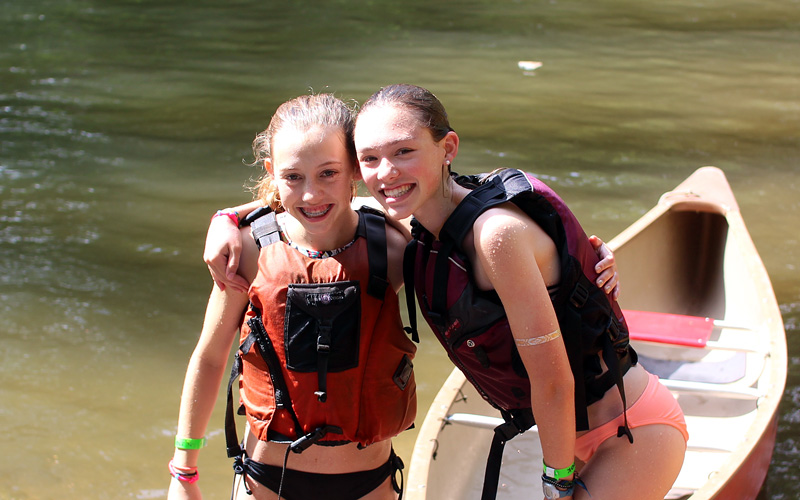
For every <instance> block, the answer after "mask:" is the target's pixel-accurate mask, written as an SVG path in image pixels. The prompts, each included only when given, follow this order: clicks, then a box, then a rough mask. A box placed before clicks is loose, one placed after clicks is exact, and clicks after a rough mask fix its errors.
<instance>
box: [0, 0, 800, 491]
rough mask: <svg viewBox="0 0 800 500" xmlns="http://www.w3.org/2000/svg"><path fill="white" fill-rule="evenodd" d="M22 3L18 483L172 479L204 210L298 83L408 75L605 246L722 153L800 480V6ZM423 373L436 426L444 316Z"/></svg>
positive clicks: (74, 485) (11, 81) (1, 270)
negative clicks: (555, 196) (561, 202)
mask: <svg viewBox="0 0 800 500" xmlns="http://www.w3.org/2000/svg"><path fill="white" fill-rule="evenodd" d="M0 22H2V25H3V29H2V30H0V75H2V76H1V77H0V317H1V318H2V323H0V375H1V376H2V381H3V382H2V384H0V438H2V439H0V440H1V441H2V442H3V446H2V453H0V499H4V500H5V499H46V498H74V499H79V498H81V499H82V498H164V497H165V494H166V488H167V485H168V479H169V477H168V475H167V471H166V462H167V461H168V459H169V457H170V456H171V453H172V437H173V436H174V432H175V425H176V420H177V410H178V401H179V396H180V389H181V385H182V379H183V375H184V373H185V367H186V362H187V360H188V357H189V355H190V353H191V350H192V349H193V347H194V344H195V342H196V339H197V335H198V333H199V328H200V325H201V320H202V313H203V310H204V306H205V300H206V297H207V294H208V292H209V290H210V285H211V280H210V279H209V277H208V275H207V273H206V271H205V266H204V264H203V263H202V260H201V253H202V244H203V241H204V234H205V228H206V225H207V222H208V217H209V216H210V215H211V214H212V213H213V211H214V210H216V209H217V208H221V207H224V206H228V205H232V204H235V203H237V202H240V201H243V200H246V199H247V196H248V195H247V194H245V193H244V191H243V185H244V184H245V182H246V181H247V180H248V179H249V178H251V177H253V176H255V175H257V174H258V172H256V171H255V170H254V169H252V168H251V167H248V166H246V165H244V164H243V160H244V161H248V160H250V157H249V145H250V142H251V140H252V138H253V136H254V135H255V133H256V132H258V131H259V130H261V129H263V128H264V127H265V126H266V124H267V121H268V118H269V116H270V114H271V113H272V111H274V109H275V107H276V106H277V105H278V104H279V103H280V102H282V101H284V100H286V99H288V98H291V97H293V96H295V95H298V94H302V93H307V92H309V91H310V90H313V91H317V92H320V91H331V92H335V93H336V94H337V95H339V96H340V97H342V98H345V99H353V100H356V101H363V100H364V99H365V98H366V97H368V96H369V95H370V94H371V93H372V92H373V91H375V90H377V89H378V88H380V86H382V85H386V84H389V83H396V82H411V83H416V84H419V85H423V86H426V87H429V88H431V89H432V90H433V91H434V92H435V93H436V94H437V95H438V96H439V97H440V98H441V99H442V100H443V102H444V103H445V105H446V106H447V107H448V110H449V112H450V115H451V118H452V124H453V126H454V128H455V129H456V130H457V131H458V133H459V135H460V136H461V140H462V143H461V150H460V154H459V157H458V158H457V160H456V162H455V164H454V168H455V170H457V171H460V172H478V171H484V170H488V169H491V168H494V167H497V166H507V167H517V168H523V169H526V170H531V171H534V172H536V173H537V174H538V175H540V176H541V177H542V178H543V179H544V180H545V181H546V182H548V183H549V184H550V185H552V186H553V187H554V188H555V189H556V190H557V191H558V192H559V193H560V194H561V195H562V196H563V197H564V198H565V199H566V200H567V202H568V203H569V204H570V205H571V207H573V209H574V210H575V212H576V213H577V214H578V216H579V217H580V219H581V220H582V221H583V222H584V225H585V227H586V229H587V231H588V232H593V233H597V234H599V235H601V236H603V237H604V238H606V239H610V238H611V237H612V236H613V235H615V234H616V233H617V232H619V231H620V230H621V229H623V228H624V227H625V226H627V225H628V224H629V223H630V222H632V221H633V220H635V219H636V218H638V217H639V216H640V215H641V214H643V213H644V212H645V211H646V210H647V209H648V208H650V207H651V206H652V205H653V204H654V203H655V202H656V200H657V198H658V196H659V194H660V193H662V192H664V191H666V190H669V189H671V188H672V187H674V186H675V185H677V184H678V183H679V182H680V181H681V180H682V179H683V178H685V177H686V176H688V175H689V174H690V173H691V172H692V171H693V170H695V169H696V168H698V167H700V166H703V165H716V166H718V167H721V168H722V169H724V171H725V172H726V174H727V176H728V178H729V180H730V182H731V184H732V186H733V188H734V191H735V192H736V194H737V197H738V200H739V204H740V206H741V209H742V212H743V215H744V218H745V220H746V222H747V223H748V224H749V228H750V230H751V233H752V235H753V239H754V240H755V243H756V246H757V247H758V248H759V250H760V252H761V255H762V257H763V259H764V261H765V264H766V266H767V269H768V271H769V272H770V275H771V277H772V280H773V284H774V286H775V292H776V295H777V296H778V300H779V302H780V304H781V308H782V312H783V315H784V321H785V323H786V329H787V337H788V343H789V356H790V358H789V362H790V366H789V379H788V381H787V382H788V383H787V390H786V395H785V397H784V401H783V405H782V414H781V418H780V422H779V436H778V441H779V442H778V445H777V449H776V453H775V455H774V457H773V462H772V467H771V471H770V475H769V477H768V481H767V484H766V486H765V489H764V491H763V492H762V496H763V497H764V498H770V499H789V498H794V495H795V491H796V489H797V488H798V485H800V479H799V476H798V472H797V465H798V463H800V459H798V451H797V448H798V440H799V439H800V345H798V342H797V341H796V340H795V337H796V333H797V331H798V329H800V325H799V324H798V323H800V270H798V268H797V264H796V263H797V262H798V256H800V249H799V248H798V237H797V235H796V234H795V231H796V230H797V228H798V227H800V207H799V206H798V204H800V202H798V201H797V200H798V199H800V175H798V166H799V165H800V138H799V137H800V135H798V130H800V51H798V50H797V47H798V46H800V29H799V28H800V3H798V1H797V0H783V1H754V0H739V1H734V2H731V1H721V0H708V1H703V2H699V1H680V0H676V1H670V2H648V3H644V4H643V3H642V2H633V1H631V0H617V1H613V0H599V1H593V2H590V1H583V0H577V1H570V2H565V1H556V0H548V1H529V2H519V1H505V0H504V1H499V2H498V1H493V2H489V1H477V0H475V1H460V2H440V3H438V4H436V3H435V4H430V2H423V1H419V0H412V1H406V2H402V3H400V2H388V1H384V0H376V1H372V2H368V3H366V5H364V4H363V3H362V2H353V1H345V0H334V1H321V0H312V1H300V2H269V1H268V2H263V1H262V2H253V1H247V0H239V1H234V2H226V3H219V2H211V1H199V2H179V1H174V0H160V1H157V2H156V1H152V0H143V1H133V0H129V1H123V0H114V1H110V2H96V1H89V0H83V1H71V0H62V1H58V2H56V1H45V0H38V1H31V0H26V1H22V0H6V1H5V2H4V3H3V5H2V7H0ZM521 60H533V61H540V62H542V63H543V65H542V67H541V68H539V69H537V70H535V71H533V72H528V73H526V72H525V71H523V70H521V69H520V68H519V67H518V65H517V62H518V61H521ZM623 286H624V284H623ZM623 293H624V292H623ZM623 298H624V297H623ZM416 367H417V377H418V383H419V396H420V401H421V414H420V418H419V419H418V422H419V423H421V417H422V410H424V408H425V407H426V405H427V404H429V402H430V400H431V399H432V397H433V395H434V394H435V392H436V390H437V388H438V386H439V384H440V383H441V381H442V380H443V379H444V377H445V376H446V374H447V373H448V372H449V370H450V365H449V362H448V361H447V360H446V358H445V356H444V354H443V353H442V352H441V349H440V348H439V347H438V345H436V344H435V341H433V339H432V338H431V337H430V336H427V335H425V336H424V338H423V342H422V344H421V346H420V353H419V355H418V357H417V360H416ZM221 429H222V406H221V405H218V408H217V411H216V414H215V416H214V417H213V419H212V426H211V429H210V431H209V437H210V446H209V448H208V449H207V450H206V451H205V452H204V454H203V457H202V459H201V464H200V465H201V468H202V475H203V479H202V482H203V489H204V492H205V494H206V495H207V497H208V498H224V497H225V495H227V494H228V489H229V483H230V478H231V472H230V464H229V462H228V460H227V459H226V458H225V457H224V444H223V441H224V439H223V436H222V430H221ZM413 439H414V433H413V432H409V433H407V434H406V435H404V436H401V437H400V438H399V439H398V440H397V444H396V447H397V449H398V451H399V452H400V453H401V455H402V456H403V457H404V458H406V460H408V459H409V457H410V450H411V447H412V446H413Z"/></svg>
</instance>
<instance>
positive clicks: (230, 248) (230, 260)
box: [203, 200, 262, 292]
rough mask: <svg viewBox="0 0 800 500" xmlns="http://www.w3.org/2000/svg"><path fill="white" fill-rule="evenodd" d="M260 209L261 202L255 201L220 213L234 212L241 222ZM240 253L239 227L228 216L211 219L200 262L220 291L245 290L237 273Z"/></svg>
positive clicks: (244, 281)
mask: <svg viewBox="0 0 800 500" xmlns="http://www.w3.org/2000/svg"><path fill="white" fill-rule="evenodd" d="M261 206H262V204H261V202H260V201H259V200H256V201H251V202H250V203H247V204H245V205H239V206H237V207H233V208H226V209H224V210H223V211H226V212H230V211H235V212H238V213H239V220H241V219H243V218H245V217H246V216H247V215H248V214H249V213H250V212H252V211H253V210H255V209H256V208H258V207H261ZM241 253H242V238H241V236H240V234H239V228H237V227H236V225H235V224H234V223H233V221H232V220H231V219H230V218H228V217H213V218H212V219H211V223H210V224H209V226H208V233H207V234H206V246H205V249H204V250H203V260H204V261H205V263H206V265H207V266H208V271H209V272H210V273H211V277H212V278H213V279H214V282H215V283H216V284H217V286H218V287H219V289H220V290H222V291H225V289H226V287H231V288H233V289H234V290H236V291H239V292H246V291H247V287H248V286H249V283H247V280H245V279H244V278H242V276H240V275H239V274H238V271H239V269H238V268H239V258H240V256H241Z"/></svg>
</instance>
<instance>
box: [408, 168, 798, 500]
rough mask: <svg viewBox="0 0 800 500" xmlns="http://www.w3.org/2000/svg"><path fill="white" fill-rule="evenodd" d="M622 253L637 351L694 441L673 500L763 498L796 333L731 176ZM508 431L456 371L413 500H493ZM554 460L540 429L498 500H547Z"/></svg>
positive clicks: (438, 405) (434, 413) (681, 198)
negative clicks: (545, 469) (495, 453)
mask: <svg viewBox="0 0 800 500" xmlns="http://www.w3.org/2000/svg"><path fill="white" fill-rule="evenodd" d="M609 246H610V247H611V248H612V249H613V250H614V253H615V255H616V259H617V266H618V270H619V274H620V278H621V283H622V292H623V293H622V297H621V299H620V304H621V306H622V307H623V310H625V312H626V319H627V321H628V323H629V327H630V330H631V337H632V339H633V340H632V343H633V345H634V347H635V349H636V350H637V352H638V353H639V354H640V361H641V363H642V365H643V366H645V367H646V368H647V369H648V370H649V371H651V372H653V373H655V374H656V375H658V376H659V377H660V378H661V380H662V382H664V384H665V385H667V386H668V387H669V388H670V390H671V391H672V393H673V395H674V396H675V397H676V398H677V400H678V402H679V403H680V405H681V407H682V408H683V411H684V413H685V415H686V421H687V425H688V427H689V434H690V438H689V443H688V449H687V453H686V459H685V461H684V465H683V468H682V470H681V472H680V475H679V476H678V478H677V479H676V481H675V483H674V485H673V488H672V490H671V491H670V492H669V494H668V495H667V496H666V497H665V498H667V499H678V498H679V499H691V500H707V499H715V500H729V499H737V500H738V499H741V500H744V499H753V498H755V497H756V496H757V495H758V492H759V490H760V489H761V486H762V484H763V482H764V479H765V477H766V474H767V469H768V467H769V463H770V459H771V456H772V451H773V448H774V445H775V434H776V430H777V418H778V413H777V410H778V403H779V402H780V399H781V394H782V393H783V389H784V386H785V383H786V371H787V357H786V356H787V354H786V333H785V330H784V326H783V321H782V319H781V314H780V310H779V308H778V303H777V301H776V300H775V295H774V292H773V290H772V285H771V283H770V280H769V277H768V276H767V272H766V269H765V268H764V264H763V263H762V261H761V258H760V257H759V255H758V252H757V251H756V248H755V246H754V245H753V242H752V240H751V238H750V235H749V233H748V231H747V228H746V227H745V224H744V221H743V219H742V216H741V214H740V212H739V207H738V205H737V203H736V199H735V198H734V195H733V192H732V191H731V188H730V186H729V185H728V182H727V180H726V178H725V175H724V174H723V173H722V171H721V170H719V169H717V168H715V167H704V168H701V169H699V170H697V171H696V172H695V173H694V174H692V175H691V176H690V177H689V178H688V179H686V180H685V181H684V182H683V183H681V184H680V185H679V186H678V187H677V188H675V189H674V190H672V191H670V192H667V193H665V194H664V195H662V196H661V198H660V200H659V201H658V204H657V205H656V206H655V207H654V208H653V209H652V210H650V211H649V212H647V213H646V214H645V215H644V216H643V217H642V218H641V219H639V220H638V221H636V222H635V223H633V224H632V225H631V226H630V227H628V228H627V229H625V230H624V231H623V232H622V233H620V234H619V235H618V236H617V237H616V238H614V239H613V240H612V241H610V242H609ZM499 422H500V420H499V413H498V412H497V411H496V410H495V409H493V408H492V407H491V406H489V405H488V404H487V403H485V402H484V401H483V399H481V397H480V396H479V395H478V394H477V393H476V391H475V390H474V389H473V388H472V386H471V385H470V384H468V383H466V382H465V379H464V376H463V375H462V374H461V373H460V372H459V371H458V370H457V369H456V370H454V371H453V372H452V373H451V375H450V377H449V378H448V379H447V381H446V382H445V383H444V385H443V386H442V388H441V390H440V391H439V393H438V395H437V396H436V398H435V400H434V401H433V403H432V405H431V408H430V411H429V412H428V413H427V415H426V417H425V420H424V422H423V424H422V426H421V428H420V431H419V434H418V437H417V441H416V444H415V447H414V451H413V454H412V458H411V463H410V468H409V478H408V487H407V497H406V498H408V499H409V500H422V499H429V500H449V499H453V500H456V499H457V500H469V499H477V498H480V491H481V486H482V483H483V472H484V468H485V464H486V457H487V454H488V449H489V445H490V442H491V438H492V429H493V428H494V426H495V425H497V424H498V423H499ZM541 460H542V458H541V449H540V446H539V441H538V436H537V433H536V428H535V427H534V428H532V429H531V430H529V431H528V432H526V433H525V434H523V435H521V436H518V437H516V438H514V439H512V440H511V441H509V442H508V443H507V444H506V448H505V453H504V456H503V466H502V469H501V476H500V486H499V489H498V496H497V498H498V499H523V498H526V499H527V498H537V497H538V496H539V495H540V492H541V482H540V479H539V475H538V474H537V473H536V472H535V471H536V465H537V464H541Z"/></svg>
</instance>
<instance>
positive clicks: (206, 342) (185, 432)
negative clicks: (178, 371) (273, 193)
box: [169, 217, 258, 500]
mask: <svg viewBox="0 0 800 500" xmlns="http://www.w3.org/2000/svg"><path fill="white" fill-rule="evenodd" d="M218 218H220V217H218ZM223 218H225V219H227V217H223ZM238 231H239V232H241V237H240V238H241V239H242V240H243V241H244V244H243V249H242V265H241V268H242V272H243V274H244V276H245V278H243V279H244V280H245V281H246V282H248V283H249V282H250V281H252V280H253V278H254V277H255V275H256V271H257V268H258V248H257V247H256V245H255V242H254V241H253V239H252V238H248V236H249V234H250V230H249V229H241V230H238ZM247 302H248V296H247V294H244V293H239V292H237V291H235V290H234V289H233V288H228V289H227V290H225V291H223V290H221V289H220V288H219V287H218V286H216V285H214V288H213V289H212V291H211V296H210V297H209V299H208V305H207V306H206V314H205V318H204V320H203V329H202V331H201V333H200V339H199V340H198V341H197V346H196V347H195V349H194V352H193V353H192V357H191V358H190V360H189V366H188V368H187V369H186V377H185V379H184V383H183V392H182V394H181V406H180V415H179V417H178V434H177V435H178V436H180V437H182V438H191V439H199V438H202V437H203V436H205V433H206V428H207V427H208V422H209V419H210V418H211V412H212V410H213V409H214V403H215V402H216V400H217V393H218V391H219V387H220V384H221V382H222V377H223V376H224V374H225V367H226V365H227V362H228V357H229V355H230V352H231V345H232V343H233V340H234V339H235V337H236V332H237V331H238V330H239V327H240V326H241V322H242V316H243V314H244V311H245V308H246V307H247ZM199 454H200V450H179V449H176V450H175V454H174V456H173V463H174V464H176V465H178V466H181V467H194V466H196V465H197V458H198V455H199ZM199 498H201V494H200V488H199V487H198V485H197V483H194V484H189V483H187V482H185V481H178V480H177V479H173V480H172V482H171V483H170V488H169V499H170V500H178V499H199Z"/></svg>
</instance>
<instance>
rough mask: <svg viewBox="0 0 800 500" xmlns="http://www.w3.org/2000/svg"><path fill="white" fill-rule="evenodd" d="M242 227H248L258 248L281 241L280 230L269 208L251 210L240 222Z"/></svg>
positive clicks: (273, 213)
mask: <svg viewBox="0 0 800 500" xmlns="http://www.w3.org/2000/svg"><path fill="white" fill-rule="evenodd" d="M242 226H250V231H251V232H252V233H253V239H254V240H256V245H257V246H258V248H264V247H265V246H267V245H271V244H273V243H276V242H278V241H280V240H281V233H280V228H279V227H278V220H277V219H276V217H275V212H273V211H272V209H271V208H269V207H261V208H257V209H255V210H253V211H252V212H251V213H250V214H248V215H247V217H245V218H244V220H243V221H242Z"/></svg>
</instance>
